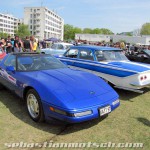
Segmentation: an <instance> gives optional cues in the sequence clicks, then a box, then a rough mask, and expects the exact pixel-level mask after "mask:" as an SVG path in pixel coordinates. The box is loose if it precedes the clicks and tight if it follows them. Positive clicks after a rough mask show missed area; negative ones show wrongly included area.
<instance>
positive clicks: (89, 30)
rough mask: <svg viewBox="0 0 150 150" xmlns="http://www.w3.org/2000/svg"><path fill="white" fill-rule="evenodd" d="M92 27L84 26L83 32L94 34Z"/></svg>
mask: <svg viewBox="0 0 150 150" xmlns="http://www.w3.org/2000/svg"><path fill="white" fill-rule="evenodd" d="M92 31H93V30H92V29H90V28H84V29H83V33H85V34H92Z"/></svg>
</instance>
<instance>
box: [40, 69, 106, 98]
mask: <svg viewBox="0 0 150 150" xmlns="http://www.w3.org/2000/svg"><path fill="white" fill-rule="evenodd" d="M39 75H40V76H45V77H46V78H47V83H50V81H51V80H53V82H54V84H55V86H56V87H55V88H56V89H54V90H53V92H54V93H56V94H57V95H60V96H61V95H65V93H66V94H67V95H68V94H70V96H71V95H72V97H73V98H74V99H79V98H80V99H81V98H89V97H94V96H98V95H101V94H104V93H106V92H108V89H107V88H103V85H101V86H99V85H98V84H96V83H95V82H94V81H92V79H90V76H89V74H88V73H85V72H82V71H77V70H72V69H56V70H46V71H41V72H40V74H39ZM91 76H93V75H91Z"/></svg>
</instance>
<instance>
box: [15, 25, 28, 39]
mask: <svg viewBox="0 0 150 150" xmlns="http://www.w3.org/2000/svg"><path fill="white" fill-rule="evenodd" d="M15 34H16V35H18V36H19V37H20V38H25V37H26V36H30V31H29V29H28V25H25V24H20V25H19V27H18V30H16V31H15Z"/></svg>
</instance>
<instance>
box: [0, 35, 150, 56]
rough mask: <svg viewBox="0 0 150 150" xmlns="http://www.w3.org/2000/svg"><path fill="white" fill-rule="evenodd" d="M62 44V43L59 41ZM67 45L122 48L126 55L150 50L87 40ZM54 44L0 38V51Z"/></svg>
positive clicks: (131, 45)
mask: <svg viewBox="0 0 150 150" xmlns="http://www.w3.org/2000/svg"><path fill="white" fill-rule="evenodd" d="M57 42H60V41H57ZM64 42H66V43H71V44H73V45H96V46H104V47H114V48H120V49H122V50H124V52H125V53H126V54H135V53H136V52H137V51H138V50H144V49H148V50H150V45H139V44H131V43H125V42H116V43H113V42H108V43H107V42H88V41H86V40H75V41H72V42H68V41H64ZM53 43H54V42H51V43H50V44H49V42H48V41H47V40H46V39H43V40H42V41H39V40H38V39H37V38H35V37H34V36H33V35H32V36H30V37H29V36H26V38H25V39H22V38H20V37H19V36H15V37H14V38H11V37H10V36H8V37H7V38H0V49H1V50H3V51H4V52H6V53H7V54H8V53H11V52H37V51H38V50H40V49H44V48H50V45H52V44H53Z"/></svg>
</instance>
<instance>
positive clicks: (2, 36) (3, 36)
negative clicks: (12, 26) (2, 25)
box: [0, 32, 8, 38]
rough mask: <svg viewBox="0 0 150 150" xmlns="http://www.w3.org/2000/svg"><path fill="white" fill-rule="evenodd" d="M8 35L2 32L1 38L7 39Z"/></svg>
mask: <svg viewBox="0 0 150 150" xmlns="http://www.w3.org/2000/svg"><path fill="white" fill-rule="evenodd" d="M7 36H8V34H7V33H3V32H0V38H7Z"/></svg>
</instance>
